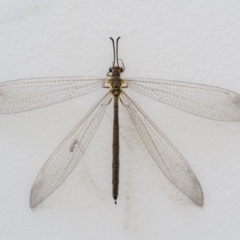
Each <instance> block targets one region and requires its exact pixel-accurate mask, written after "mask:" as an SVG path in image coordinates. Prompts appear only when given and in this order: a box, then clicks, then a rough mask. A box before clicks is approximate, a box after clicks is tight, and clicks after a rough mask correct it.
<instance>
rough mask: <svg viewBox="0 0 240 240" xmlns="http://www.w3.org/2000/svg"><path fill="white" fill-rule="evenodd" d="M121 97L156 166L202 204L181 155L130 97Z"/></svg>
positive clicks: (196, 183)
mask: <svg viewBox="0 0 240 240" xmlns="http://www.w3.org/2000/svg"><path fill="white" fill-rule="evenodd" d="M121 99H122V101H123V104H124V105H125V106H126V107H127V110H128V112H129V114H130V117H131V119H132V121H133V124H134V125H135V126H136V128H137V130H138V133H139V134H140V136H141V138H142V140H143V142H144V143H145V145H146V147H147V149H148V151H149V153H150V154H151V155H152V157H153V159H154V160H155V162H156V163H157V165H158V167H159V168H160V169H161V170H162V171H163V173H164V174H165V175H166V177H167V178H168V179H169V180H170V181H171V182H172V183H173V184H174V185H175V186H176V187H177V188H178V189H179V190H180V191H182V192H183V193H184V194H186V195H187V196H188V197H189V198H190V199H192V200H193V201H194V202H195V203H197V204H198V205H200V206H202V205H203V192H202V188H201V186H200V184H199V182H198V180H197V178H196V176H195V174H194V173H193V171H192V169H191V168H190V166H189V165H188V164H187V162H186V161H185V160H184V158H183V157H182V155H181V154H180V153H179V152H178V151H177V149H176V148H175V147H174V146H173V145H172V143H171V142H169V140H168V139H167V138H166V137H165V136H164V134H163V133H162V132H161V131H160V130H159V129H158V127H157V126H156V125H155V124H154V123H153V122H152V121H151V120H150V119H149V118H148V117H147V116H146V114H145V113H144V112H143V111H142V110H141V109H140V107H139V106H138V105H137V104H136V103H135V102H134V101H133V100H132V99H130V98H129V97H128V96H127V95H126V94H125V93H123V94H122V98H121Z"/></svg>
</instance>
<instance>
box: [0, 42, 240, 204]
mask: <svg viewBox="0 0 240 240" xmlns="http://www.w3.org/2000/svg"><path fill="white" fill-rule="evenodd" d="M110 39H111V41H112V45H113V54H114V60H113V64H112V67H110V68H109V71H108V73H107V76H108V79H106V78H96V77H54V78H36V79H24V80H14V81H8V82H2V83H0V113H4V114H6V113H18V112H23V111H29V110H33V109H36V108H40V107H45V106H49V105H52V104H55V103H59V102H62V101H66V100H69V99H72V98H75V97H78V96H81V95H83V94H87V93H90V92H93V91H96V90H98V89H100V88H107V89H108V90H107V93H106V95H105V96H103V97H102V98H101V99H100V100H99V101H98V102H97V103H96V104H95V105H94V106H93V108H92V109H91V110H90V111H89V112H88V114H87V115H86V116H85V117H84V118H83V119H82V120H81V121H80V123H79V124H77V126H76V127H75V128H74V129H73V130H72V131H71V132H70V134H69V135H68V136H67V137H66V138H65V139H64V140H63V142H62V143H61V144H60V145H59V146H58V148H57V149H56V150H55V151H54V152H53V154H52V155H51V156H50V158H49V159H48V161H47V162H46V163H45V165H44V166H43V167H42V169H41V171H40V173H39V175H38V176H37V178H36V180H35V182H34V184H33V187H32V190H31V195H30V207H31V208H33V207H35V206H37V205H38V204H39V203H41V202H42V201H43V200H44V199H45V198H46V197H48V196H49V195H50V194H51V193H53V192H54V191H55V190H56V189H57V188H58V187H59V186H60V185H61V184H62V182H63V181H64V180H65V179H66V178H67V176H68V175H69V174H70V173H71V171H72V170H73V169H74V167H75V166H76V165H77V163H78V162H79V160H80V159H81V157H82V156H83V154H84V153H85V151H86V149H87V147H88V145H89V143H90V141H91V139H92V138H93V136H94V133H95V132H96V130H97V128H98V126H99V124H100V122H101V120H102V117H103V115H104V112H105V110H106V108H107V106H108V105H109V104H110V102H111V101H112V100H113V106H114V118H113V147H112V195H113V199H114V201H115V203H116V202H117V198H118V185H119V120H118V104H119V100H120V101H121V103H122V104H123V106H125V107H126V109H127V111H128V112H129V115H130V117H131V119H132V121H133V124H134V125H135V127H136V129H137V131H138V133H139V134H140V136H141V138H142V140H143V142H144V144H145V145H146V147H147V149H148V151H149V153H150V154H151V156H152V158H153V159H154V160H155V162H156V164H157V165H158V167H159V168H160V169H161V170H162V171H163V173H164V174H165V175H166V177H167V178H168V179H169V180H170V181H171V182H172V183H173V184H174V185H175V186H176V187H177V188H178V189H179V190H180V191H182V192H183V193H184V194H185V195H186V196H188V197H189V198H190V199H191V200H192V201H194V202H195V203H196V204H198V205H200V206H202V205H203V192H202V188H201V186H200V184H199V181H198V180H197V178H196V176H195V174H194V172H193V171H192V169H191V168H190V166H189V165H188V163H187V162H186V161H185V160H184V158H183V157H182V155H181V154H180V153H179V152H178V150H177V149H176V148H175V147H174V146H173V145H172V143H171V142H170V141H169V140H168V139H167V138H166V137H165V135H164V134H163V133H162V132H161V131H160V130H159V128H158V127H157V126H156V125H155V124H154V123H153V122H152V121H151V120H150V119H149V118H148V117H147V115H146V114H145V113H144V112H143V110H142V109H141V108H140V107H139V106H138V105H137V103H136V102H135V101H134V100H132V99H131V98H130V97H129V96H128V95H127V94H126V93H125V91H124V90H125V89H124V88H130V89H132V90H133V91H136V92H138V93H141V94H143V95H146V96H148V97H150V98H153V99H155V100H157V101H160V102H162V103H165V104H168V105H170V106H172V107H175V108H178V109H181V110H183V111H186V112H189V113H192V114H195V115H198V116H201V117H204V118H209V119H212V120H218V121H239V120H240V95H238V94H236V93H234V92H231V91H229V90H225V89H222V88H218V87H213V86H207V85H201V84H194V83H186V82H180V81H170V80H156V79H128V78H126V79H122V78H121V74H122V73H123V72H124V71H125V66H124V63H123V61H122V60H121V59H119V58H118V41H119V39H120V37H119V38H117V40H116V48H115V42H114V40H113V38H110ZM119 61H121V66H120V64H119Z"/></svg>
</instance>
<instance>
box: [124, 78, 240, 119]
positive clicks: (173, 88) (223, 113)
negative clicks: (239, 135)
mask: <svg viewBox="0 0 240 240" xmlns="http://www.w3.org/2000/svg"><path fill="white" fill-rule="evenodd" d="M126 81H127V84H128V86H129V87H130V88H131V89H132V90H134V91H136V92H139V93H141V94H143V95H146V96H148V97H150V98H153V99H155V100H157V101H160V102H162V103H165V104H168V105H170V106H173V107H175V108H179V109H181V110H184V111H186V112H189V113H192V114H195V115H198V116H201V117H205V118H209V119H213V120H218V121H239V120H240V95H238V94H236V93H234V92H231V91H228V90H226V89H222V88H217V87H212V86H207V85H201V84H194V83H186V82H178V81H169V80H160V79H159V80H156V79H126Z"/></svg>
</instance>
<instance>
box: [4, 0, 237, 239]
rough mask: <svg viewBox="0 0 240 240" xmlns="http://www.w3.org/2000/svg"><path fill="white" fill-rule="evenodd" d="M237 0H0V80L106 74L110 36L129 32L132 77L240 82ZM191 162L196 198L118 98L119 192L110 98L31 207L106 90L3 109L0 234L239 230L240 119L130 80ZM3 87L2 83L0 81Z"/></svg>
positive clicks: (123, 43) (182, 234) (191, 235)
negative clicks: (75, 153) (67, 166)
mask: <svg viewBox="0 0 240 240" xmlns="http://www.w3.org/2000/svg"><path fill="white" fill-rule="evenodd" d="M239 12H240V2H239V1H218V0H213V1H202V0H199V1H190V0H189V1H153V0H149V1H126V0H122V1H113V0H111V1H109V0H104V1H92V0H90V1H47V0H43V1H40V0H36V1H32V0H31V1H30V0H25V1H12V0H3V1H1V3H0V32H1V34H0V81H1V82H3V81H10V80H13V79H24V78H37V77H53V76H99V77H105V76H106V73H107V71H108V68H109V67H110V66H111V62H112V58H113V56H112V45H111V42H110V40H109V37H110V36H111V37H114V38H116V37H118V36H121V40H120V42H119V43H120V46H119V57H120V58H122V59H123V60H124V63H125V66H126V72H125V73H124V75H123V76H125V77H142V78H159V79H169V80H182V81H187V82H192V83H201V84H207V85H213V86H217V87H222V88H227V89H229V90H232V91H235V92H237V93H240V41H239V39H240V14H239ZM126 91H127V92H128V94H129V95H130V96H132V97H133V98H134V99H135V100H136V102H137V103H138V104H139V105H140V106H141V107H142V109H143V110H144V111H145V112H146V113H147V115H148V116H149V117H150V118H151V119H152V120H153V121H154V122H155V123H156V124H157V126H158V127H159V128H160V129H161V130H162V131H163V132H164V134H165V135H166V136H167V137H168V138H169V139H170V141H171V142H172V143H173V144H174V145H175V146H176V147H177V149H178V150H179V151H180V152H181V154H182V155H183V156H184V157H185V159H186V160H187V162H188V163H189V164H190V166H191V167H192V169H193V170H194V172H195V174H196V176H197V177H198V179H199V181H200V183H201V185H202V188H203V192H204V200H205V202H204V206H203V207H198V206H197V205H196V204H194V203H193V202H192V201H191V200H189V199H188V198H187V197H186V196H185V195H183V194H182V193H181V192H180V191H178V190H177V189H176V188H175V187H174V186H173V185H172V184H171V183H170V182H169V180H168V179H166V177H165V176H164V175H163V173H162V172H161V171H160V170H159V168H158V167H157V165H156V164H155V162H154V161H153V159H152V158H151V156H150V154H149V153H148V151H147V149H146V148H145V145H144V144H143V143H142V140H141V138H140V137H139V135H138V133H137V131H136V129H135V127H134V125H133V124H132V122H131V119H130V117H129V116H128V113H127V111H126V109H124V108H123V107H122V106H120V114H119V115H120V143H121V150H120V158H121V173H120V181H121V183H120V195H119V200H118V204H117V205H114V202H113V199H112V196H111V157H112V156H111V151H112V150H111V146H112V121H113V115H112V113H113V111H112V108H113V107H112V105H111V106H109V107H108V109H107V111H106V114H105V116H104V117H103V120H102V123H101V125H100V127H99V129H98V131H97V132H96V134H95V136H94V139H93V140H92V142H91V144H90V145H89V147H88V150H87V151H86V153H85V154H84V156H83V158H82V159H81V161H80V162H79V164H78V165H77V167H76V168H75V169H74V171H73V172H72V173H71V175H70V176H69V177H68V178H67V179H66V181H65V182H64V183H63V184H62V185H61V187H59V188H58V189H57V190H56V191H55V192H54V193H53V194H52V195H51V196H49V197H48V198H47V199H46V200H45V201H44V202H42V203H41V204H40V205H38V206H37V207H36V208H34V209H30V207H29V194H30V190H31V187H32V184H33V182H34V180H35V178H36V176H37V174H38V172H39V171H40V169H41V167H42V166H43V164H44V163H45V162H46V160H47V159H48V157H49V156H50V155H51V153H52V152H53V151H54V150H55V148H56V147H57V146H58V145H59V144H60V143H61V142H62V140H63V139H64V138H65V137H66V136H67V134H68V133H69V132H70V131H71V130H72V129H73V128H74V126H75V125H76V124H77V123H78V122H79V121H80V120H81V119H82V118H83V117H84V116H85V114H86V113H87V112H88V110H89V109H90V108H91V106H92V105H93V104H94V103H95V102H96V101H97V100H98V99H100V97H101V96H102V95H103V94H104V92H105V90H100V91H97V92H94V93H91V94H88V95H85V96H82V97H80V98H76V99H72V100H70V101H66V102H63V103H59V104H56V105H52V106H49V107H46V108H41V109H37V110H34V111H30V112H24V113H19V114H8V115H0V156H1V158H0V196H1V198H0V239H4V240H12V239H14V240H15V239H21V240H32V239H39V240H40V239H41V240H42V239H44V240H65V239H71V240H74V239H89V240H91V239H97V240H100V239H103V240H108V239H109V240H110V239H117V240H130V239H134V240H135V239H138V240H145V239H147V240H157V239H164V240H165V239H166V240H169V239H173V240H175V239H184V240H192V239H195V240H202V239H204V240H206V239H207V240H210V239H211V240H212V239H218V240H229V239H231V240H232V239H240V228H239V223H240V204H239V202H240V147H239V143H240V122H217V121H211V120H208V119H204V118H200V117H197V116H194V115H191V114H188V113H186V112H183V111H180V110H178V109H174V108H172V107H170V106H167V105H164V104H161V103H159V102H156V101H154V100H151V99H149V98H147V97H143V96H141V95H139V94H137V93H134V92H132V91H131V90H130V89H127V90H126ZM0 94H1V92H0Z"/></svg>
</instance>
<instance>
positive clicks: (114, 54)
mask: <svg viewBox="0 0 240 240" xmlns="http://www.w3.org/2000/svg"><path fill="white" fill-rule="evenodd" d="M110 39H111V40H112V44H113V67H114V66H115V46H114V40H113V38H111V37H110Z"/></svg>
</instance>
